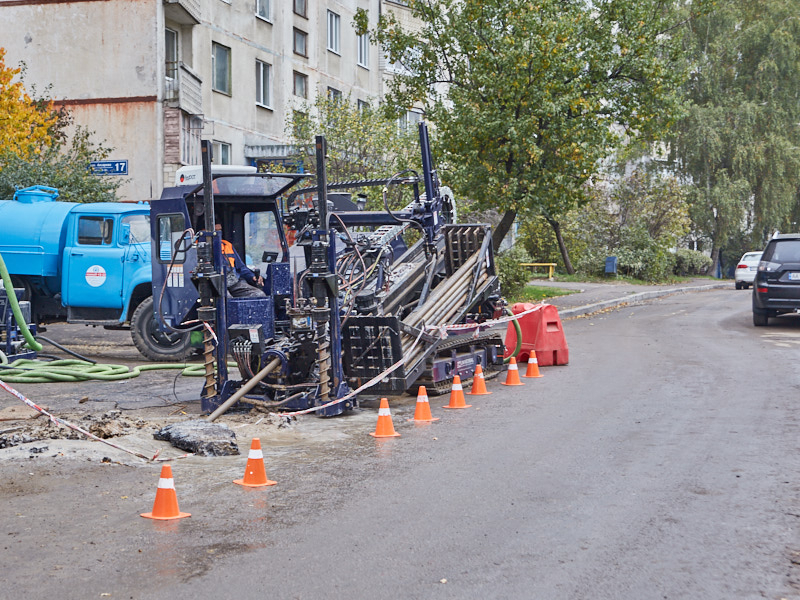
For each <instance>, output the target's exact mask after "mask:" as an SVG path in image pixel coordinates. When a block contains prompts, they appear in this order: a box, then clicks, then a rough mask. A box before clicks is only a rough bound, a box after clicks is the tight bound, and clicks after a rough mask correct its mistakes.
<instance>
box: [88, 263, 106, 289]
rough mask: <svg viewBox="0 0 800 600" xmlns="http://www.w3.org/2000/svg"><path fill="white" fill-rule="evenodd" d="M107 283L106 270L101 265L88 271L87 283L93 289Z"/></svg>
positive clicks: (93, 266)
mask: <svg viewBox="0 0 800 600" xmlns="http://www.w3.org/2000/svg"><path fill="white" fill-rule="evenodd" d="M105 282H106V270H105V269H104V268H103V267H101V266H100V265H92V266H91V267H89V268H88V269H86V283H88V284H89V285H90V286H92V287H100V286H101V285H103V284H104V283H105Z"/></svg>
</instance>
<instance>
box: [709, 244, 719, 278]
mask: <svg viewBox="0 0 800 600" xmlns="http://www.w3.org/2000/svg"><path fill="white" fill-rule="evenodd" d="M718 270H719V248H713V247H712V248H711V268H710V269H709V275H711V276H712V277H716V276H717V271H718Z"/></svg>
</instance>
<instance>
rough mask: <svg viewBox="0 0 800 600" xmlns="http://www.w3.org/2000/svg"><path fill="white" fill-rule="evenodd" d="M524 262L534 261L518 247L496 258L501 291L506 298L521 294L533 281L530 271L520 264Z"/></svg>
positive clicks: (495, 262)
mask: <svg viewBox="0 0 800 600" xmlns="http://www.w3.org/2000/svg"><path fill="white" fill-rule="evenodd" d="M524 262H533V261H532V260H531V257H530V256H528V253H527V252H525V250H523V249H522V248H519V247H516V246H513V247H511V248H509V249H508V250H506V251H505V252H501V253H499V254H498V255H497V256H495V259H494V264H495V267H496V268H497V276H498V277H499V278H500V291H501V292H502V293H503V295H504V296H506V297H509V296H515V295H517V294H519V292H521V291H522V289H523V288H524V287H525V284H527V283H528V281H529V280H530V279H531V272H530V269H529V268H528V267H522V266H520V264H519V263H524Z"/></svg>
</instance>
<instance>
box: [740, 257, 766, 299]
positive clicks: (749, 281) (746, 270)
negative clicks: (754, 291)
mask: <svg viewBox="0 0 800 600" xmlns="http://www.w3.org/2000/svg"><path fill="white" fill-rule="evenodd" d="M762 254H763V252H745V253H744V256H742V258H740V259H739V262H738V263H736V271H735V272H734V274H733V280H734V281H735V282H736V289H737V290H741V289H742V288H744V289H747V288H748V287H750V286H751V285H753V280H754V279H755V277H756V271H758V263H759V261H760V260H761V255H762Z"/></svg>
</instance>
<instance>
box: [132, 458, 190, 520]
mask: <svg viewBox="0 0 800 600" xmlns="http://www.w3.org/2000/svg"><path fill="white" fill-rule="evenodd" d="M141 514H142V516H143V517H144V518H146V519H156V520H158V521H168V520H170V519H182V518H184V517H189V516H191V515H190V514H189V513H184V512H181V511H180V510H178V495H177V494H176V493H175V483H174V482H173V481H172V467H170V466H169V465H164V466H163V467H161V478H160V479H159V480H158V489H156V501H155V502H154V503H153V511H152V512H149V513H141Z"/></svg>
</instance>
